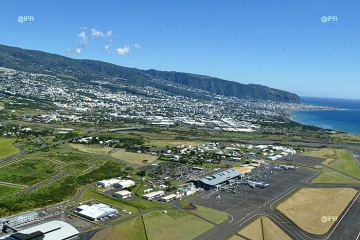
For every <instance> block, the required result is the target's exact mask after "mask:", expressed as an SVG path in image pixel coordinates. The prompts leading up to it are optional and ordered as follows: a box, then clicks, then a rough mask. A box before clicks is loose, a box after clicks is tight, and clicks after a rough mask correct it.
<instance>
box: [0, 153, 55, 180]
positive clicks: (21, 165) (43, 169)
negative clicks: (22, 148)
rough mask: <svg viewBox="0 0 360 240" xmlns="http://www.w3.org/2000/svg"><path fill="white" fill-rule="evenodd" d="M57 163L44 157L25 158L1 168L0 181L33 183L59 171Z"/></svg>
mask: <svg viewBox="0 0 360 240" xmlns="http://www.w3.org/2000/svg"><path fill="white" fill-rule="evenodd" d="M57 166H59V165H58V164H56V163H53V162H50V161H46V160H42V159H24V160H22V161H19V162H16V163H14V164H11V165H8V166H6V167H3V168H0V182H9V183H16V184H23V185H28V186H30V185H33V184H35V183H38V182H41V181H43V180H45V179H47V178H49V177H50V176H52V175H55V174H56V173H57V171H56V167H57Z"/></svg>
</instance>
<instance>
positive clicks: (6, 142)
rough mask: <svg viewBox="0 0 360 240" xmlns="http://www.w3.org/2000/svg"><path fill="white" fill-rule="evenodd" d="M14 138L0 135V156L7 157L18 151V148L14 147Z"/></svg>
mask: <svg viewBox="0 0 360 240" xmlns="http://www.w3.org/2000/svg"><path fill="white" fill-rule="evenodd" d="M14 142H15V139H14V138H2V137H0V158H5V157H9V156H12V155H15V154H17V153H19V150H18V149H17V148H16V147H14V145H13V144H14Z"/></svg>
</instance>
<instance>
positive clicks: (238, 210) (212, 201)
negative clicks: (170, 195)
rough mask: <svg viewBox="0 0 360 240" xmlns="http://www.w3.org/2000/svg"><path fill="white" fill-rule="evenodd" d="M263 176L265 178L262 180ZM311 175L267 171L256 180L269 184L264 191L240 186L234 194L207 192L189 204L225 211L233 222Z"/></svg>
mask: <svg viewBox="0 0 360 240" xmlns="http://www.w3.org/2000/svg"><path fill="white" fill-rule="evenodd" d="M271 171H273V173H271ZM265 174H266V178H264V177H265ZM312 174H313V172H311V171H308V170H304V169H300V168H299V169H296V170H295V171H292V170H287V171H285V170H283V169H277V170H276V169H269V170H265V171H263V173H262V174H261V173H260V174H258V176H259V175H260V176H262V179H258V181H265V180H266V181H267V182H268V183H269V184H270V185H269V186H268V187H266V188H264V189H261V188H257V187H255V188H253V189H252V188H250V187H249V186H248V185H240V186H238V187H235V188H234V190H235V193H232V191H230V192H225V191H209V192H207V194H205V195H203V196H199V197H197V198H194V199H192V201H191V202H192V203H194V204H199V205H202V206H206V207H211V208H214V209H218V210H221V211H225V212H227V213H229V214H230V215H232V217H233V218H234V220H236V219H241V218H243V217H244V216H246V215H247V214H249V213H251V212H253V211H255V210H256V209H257V208H259V207H261V206H263V205H264V204H266V203H267V202H269V201H271V200H272V199H274V198H277V197H279V196H280V195H281V194H283V193H284V192H286V191H288V190H289V189H291V188H292V187H293V186H295V185H296V184H298V183H299V182H301V181H303V180H305V179H307V178H309V177H310V176H311V175H312ZM218 195H219V196H220V198H218Z"/></svg>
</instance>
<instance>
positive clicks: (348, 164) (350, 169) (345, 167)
mask: <svg viewBox="0 0 360 240" xmlns="http://www.w3.org/2000/svg"><path fill="white" fill-rule="evenodd" d="M330 166H331V167H333V168H335V169H337V170H339V171H342V172H344V173H347V174H350V175H351V176H354V177H357V178H360V168H359V166H358V165H357V163H356V161H355V159H354V157H353V156H352V155H351V153H350V152H349V151H348V150H343V149H338V150H336V160H335V161H334V162H332V163H331V165H330Z"/></svg>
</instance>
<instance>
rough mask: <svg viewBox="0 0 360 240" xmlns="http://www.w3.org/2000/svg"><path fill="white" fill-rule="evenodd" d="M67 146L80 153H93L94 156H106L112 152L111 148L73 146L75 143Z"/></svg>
mask: <svg viewBox="0 0 360 240" xmlns="http://www.w3.org/2000/svg"><path fill="white" fill-rule="evenodd" d="M68 145H69V146H70V147H71V148H73V149H76V150H78V151H80V152H86V153H94V154H108V153H110V152H111V151H112V150H114V149H113V148H112V147H104V146H97V145H89V146H86V145H84V144H75V143H69V144H68Z"/></svg>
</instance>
